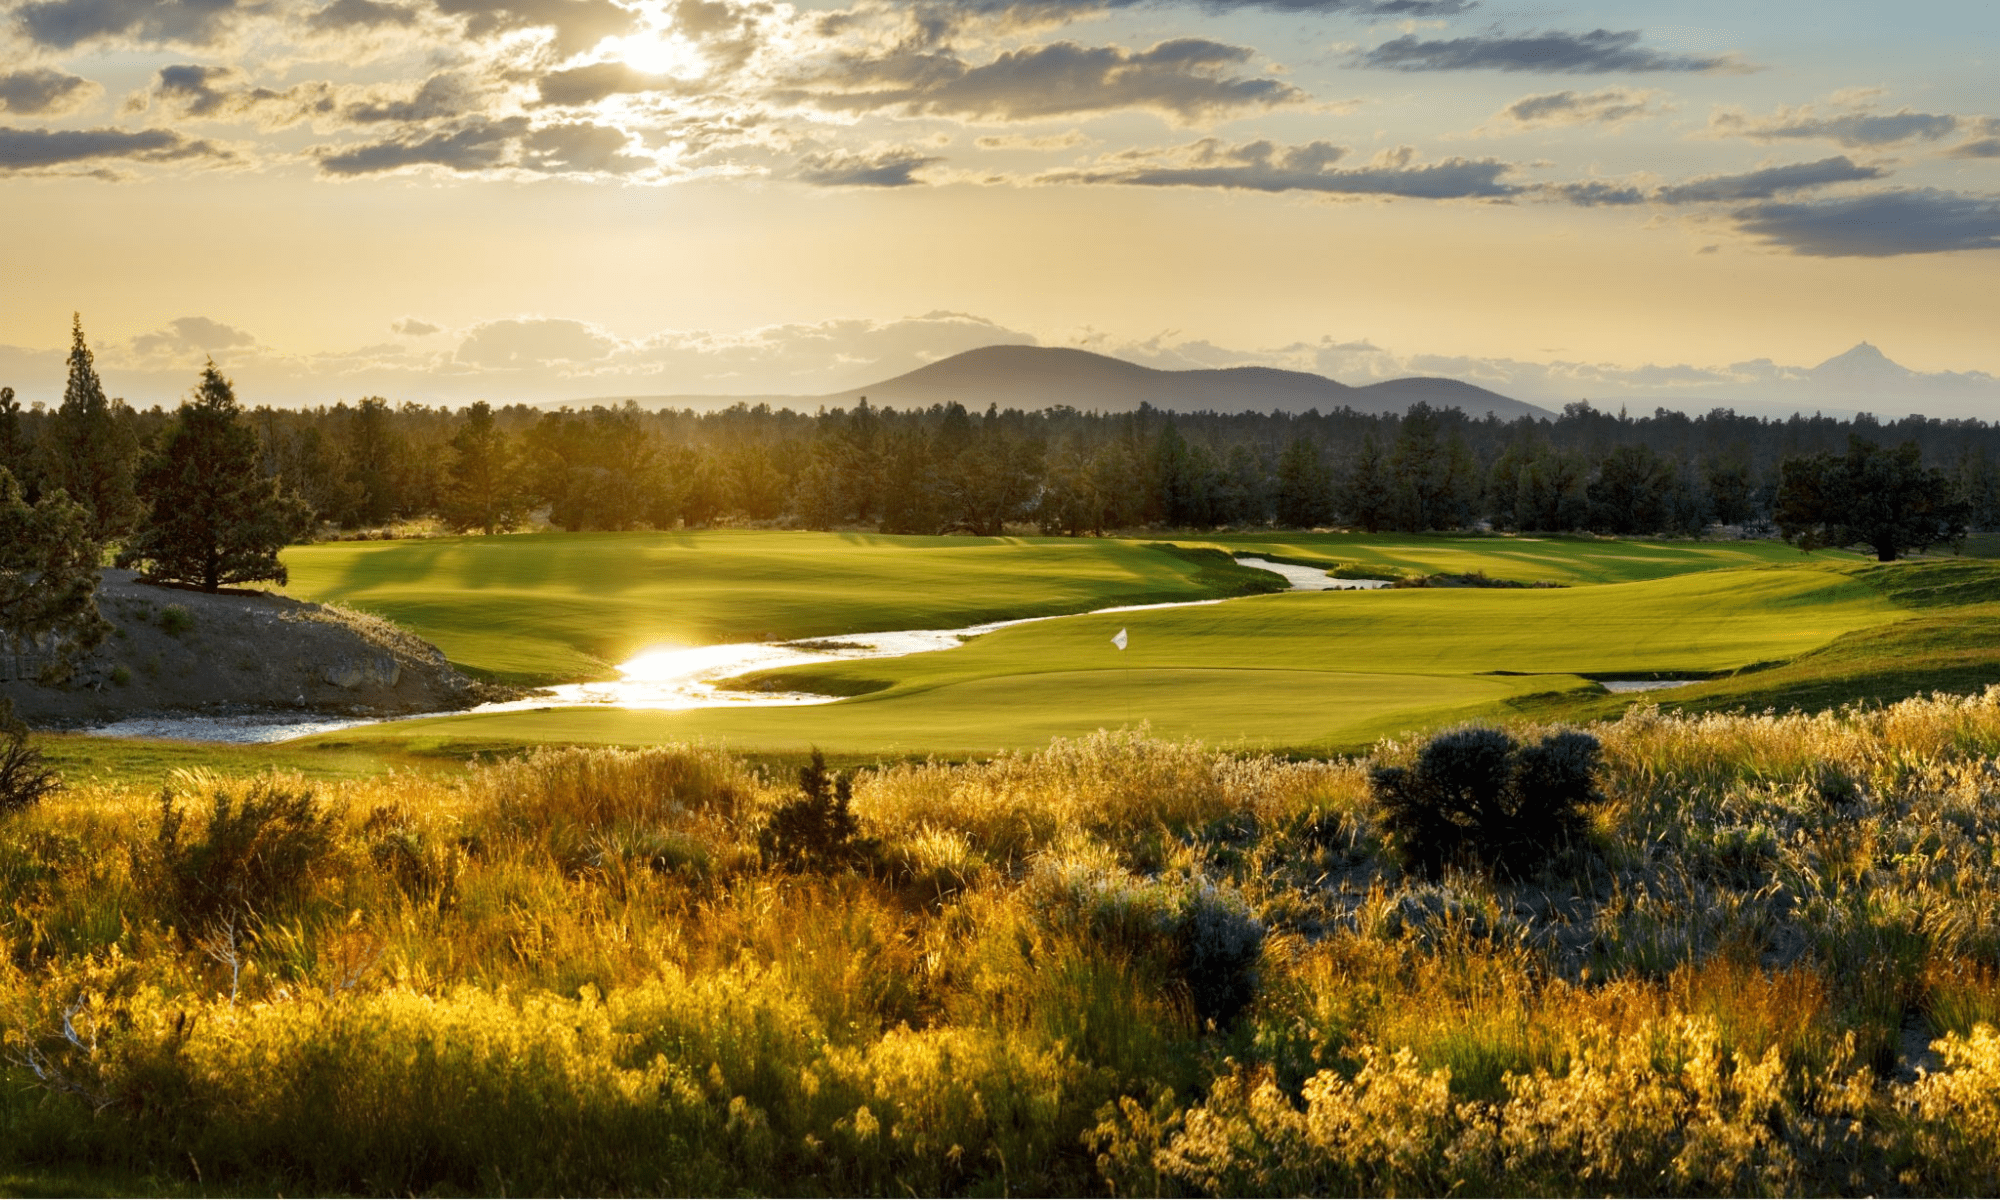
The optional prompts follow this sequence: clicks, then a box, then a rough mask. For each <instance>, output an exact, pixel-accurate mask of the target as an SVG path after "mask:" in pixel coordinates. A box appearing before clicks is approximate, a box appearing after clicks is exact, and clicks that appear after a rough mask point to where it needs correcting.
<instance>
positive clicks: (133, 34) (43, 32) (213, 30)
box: [15, 0, 270, 50]
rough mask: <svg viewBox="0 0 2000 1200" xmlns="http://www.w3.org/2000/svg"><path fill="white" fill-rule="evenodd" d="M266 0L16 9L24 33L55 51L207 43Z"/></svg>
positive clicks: (147, 0)
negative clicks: (114, 44)
mask: <svg viewBox="0 0 2000 1200" xmlns="http://www.w3.org/2000/svg"><path fill="white" fill-rule="evenodd" d="M269 8H270V4H269V3H268V2H264V0H257V2H247V3H246V2H239V0H34V2H32V3H29V4H24V5H21V6H20V8H18V9H16V10H15V21H16V23H17V25H18V27H19V28H20V31H21V32H22V33H23V34H24V35H26V37H27V38H28V39H29V40H30V41H32V42H35V43H37V44H39V45H43V46H47V47H50V48H51V49H55V50H74V49H75V48H77V47H78V46H81V45H83V44H85V43H87V42H100V41H122V42H130V43H135V44H138V45H166V44H179V45H187V46H209V45H213V44H215V43H216V42H218V41H220V40H221V39H222V37H223V36H224V35H225V34H226V33H227V32H228V31H229V30H230V28H231V27H232V26H233V25H234V24H235V23H236V22H237V20H238V19H239V18H240V17H243V16H246V15H253V14H257V13H261V12H265V11H268V9H269Z"/></svg>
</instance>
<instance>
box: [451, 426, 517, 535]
mask: <svg viewBox="0 0 2000 1200" xmlns="http://www.w3.org/2000/svg"><path fill="white" fill-rule="evenodd" d="M451 453H452V457H451V466H450V468H449V474H448V476H447V479H446V483H445V505H444V510H445V511H444V518H445V520H446V521H447V522H448V523H449V524H451V525H452V527H453V528H456V529H477V530H479V531H481V532H482V533H499V532H501V531H502V530H507V529H512V528H514V526H516V525H518V524H520V522H521V485H520V482H519V472H518V471H517V470H516V469H515V456H514V451H513V449H512V448H511V447H510V446H508V444H507V435H506V434H505V433H504V432H502V431H501V430H500V428H499V427H498V426H496V425H495V424H494V421H493V406H492V405H490V404H488V403H487V402H486V401H484V400H481V401H480V402H479V403H477V404H475V405H473V406H472V407H471V408H468V409H466V410H465V424H464V425H463V426H461V427H460V428H459V431H458V432H457V433H456V434H454V435H453V436H452V439H451Z"/></svg>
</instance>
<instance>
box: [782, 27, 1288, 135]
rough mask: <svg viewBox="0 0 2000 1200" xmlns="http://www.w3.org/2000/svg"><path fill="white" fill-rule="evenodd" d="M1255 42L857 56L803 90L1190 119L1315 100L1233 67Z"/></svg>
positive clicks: (854, 100)
mask: <svg viewBox="0 0 2000 1200" xmlns="http://www.w3.org/2000/svg"><path fill="white" fill-rule="evenodd" d="M1250 58H1251V51H1250V50H1249V49H1247V48H1245V47H1242V46H1230V45H1225V44H1223V43H1221V42H1214V41H1209V40H1208V39H1206V38H1176V39H1173V40H1171V41H1165V42H1161V43H1159V44H1158V45H1156V46H1153V47H1151V48H1150V49H1146V50H1136V51H1135V50H1127V49H1125V48H1123V47H1121V46H1081V45H1078V44H1077V43H1075V42H1055V43H1052V44H1049V45H1043V46H1029V47H1024V48H1022V49H1019V50H1010V51H1005V52H1003V53H1001V54H1000V55H998V56H997V57H995V58H994V59H993V61H991V62H989V63H986V64H984V65H982V66H977V67H971V66H967V65H966V64H965V63H964V62H963V61H961V60H960V59H958V58H957V57H956V56H954V55H951V54H948V53H935V52H926V53H921V54H910V53H905V54H896V55H891V56H886V57H883V58H875V59H858V60H850V61H848V62H846V63H845V64H843V66H842V67H841V69H840V70H839V71H838V72H837V73H836V74H835V75H833V76H832V77H830V78H828V79H826V80H824V81H823V83H825V84H830V85H831V86H830V88H828V89H827V90H815V89H806V90H802V91H800V92H798V93H796V98H798V99H802V100H810V101H812V102H813V103H816V104H818V105H820V106H821V107H824V108H828V109H833V110H838V111H847V112H862V111H871V110H880V109H901V110H903V111H906V112H909V113H913V114H927V115H934V116H956V117H967V118H972V119H975V120H999V121H1029V120H1037V119H1041V118H1046V117H1061V116H1074V115H1077V114H1081V113H1095V112H1111V111H1115V110H1118V109H1145V110H1149V111H1152V112H1157V113H1161V114H1163V115H1166V116H1169V117H1172V118H1175V119H1177V120H1179V121H1182V122H1185V123H1192V122H1197V121H1201V120H1204V119H1207V118H1211V117H1216V116H1221V115H1224V114H1227V113H1233V112H1241V111H1245V110H1259V109H1270V108H1276V107H1279V106H1281V105H1288V104H1296V103H1299V102H1301V101H1303V100H1305V99H1306V95H1305V93H1304V92H1301V91H1300V90H1299V89H1297V88H1295V87H1293V86H1292V85H1291V84H1288V83H1284V82H1282V81H1280V80H1276V79H1259V78H1243V77H1241V76H1238V75H1234V74H1232V73H1230V72H1231V68H1234V67H1237V66H1239V65H1241V64H1243V63H1245V62H1248V61H1249V60H1250Z"/></svg>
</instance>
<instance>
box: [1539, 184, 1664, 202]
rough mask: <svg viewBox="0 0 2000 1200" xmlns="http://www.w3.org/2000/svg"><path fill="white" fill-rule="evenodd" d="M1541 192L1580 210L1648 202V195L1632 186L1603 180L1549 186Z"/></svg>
mask: <svg viewBox="0 0 2000 1200" xmlns="http://www.w3.org/2000/svg"><path fill="white" fill-rule="evenodd" d="M1541 190H1542V191H1543V192H1544V193H1545V194H1547V195H1550V196H1554V197H1555V198H1557V199H1559V200H1563V201H1566V202H1567V203H1570V204H1574V205H1576V206H1577V207H1579V208H1606V207H1621V206H1624V205H1628V204H1644V203H1645V202H1646V193H1645V192H1642V191H1640V190H1639V189H1638V188H1636V187H1633V186H1632V185H1631V184H1629V183H1611V182H1609V181H1607V180H1601V179H1588V180H1583V181H1581V182H1577V183H1555V184H1549V185H1547V186H1545V187H1543V188H1542V189H1541Z"/></svg>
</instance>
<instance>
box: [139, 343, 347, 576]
mask: <svg viewBox="0 0 2000 1200" xmlns="http://www.w3.org/2000/svg"><path fill="white" fill-rule="evenodd" d="M258 457H259V456H258V450H257V435H256V433H255V431H253V430H252V429H251V428H250V425H249V423H248V422H247V421H245V420H244V419H243V410H242V409H240V408H238V407H237V405H236V393H235V391H234V389H232V388H231V386H230V383H229V381H228V380H227V379H224V378H223V377H222V372H220V371H218V370H216V369H215V364H214V363H213V362H210V363H209V364H208V366H207V367H206V368H204V369H203V370H202V373H201V382H200V384H198V385H197V386H196V388H195V394H194V397H193V399H191V400H189V401H187V402H185V403H183V404H182V405H181V407H180V411H179V412H177V413H175V414H174V423H173V425H172V426H170V427H169V428H168V429H167V431H166V432H165V433H164V434H163V435H162V436H161V438H160V444H159V447H158V449H156V450H155V451H154V453H153V454H151V455H149V456H148V457H147V460H146V463H145V466H144V468H143V469H142V470H141V472H140V478H139V489H140V494H141V496H142V497H143V498H144V500H145V501H146V503H147V506H148V513H147V516H146V519H145V521H144V523H143V524H142V525H141V526H140V528H139V531H138V533H137V534H135V535H134V536H133V538H132V541H131V543H130V544H129V545H128V546H127V547H126V548H125V551H124V552H123V553H121V554H120V555H119V556H118V561H119V562H120V563H121V564H130V563H139V564H142V565H143V566H144V567H145V568H146V570H147V571H148V572H149V573H150V574H151V575H152V576H153V577H154V578H155V579H162V580H171V581H174V582H177V583H193V584H198V585H200V587H201V589H202V590H203V591H208V592H212V591H215V590H216V589H217V588H219V587H221V586H222V585H223V584H225V583H248V582H250V581H252V580H257V579H270V580H275V581H276V582H278V583H283V582H285V568H284V564H282V563H280V562H279V561H278V551H279V550H280V549H282V548H283V547H284V545H285V543H287V542H289V541H291V540H292V539H293V538H295V537H297V536H299V535H300V534H302V533H303V532H304V530H305V529H306V527H307V524H308V522H309V521H310V519H311V510H310V508H309V507H308V506H307V504H306V502H305V501H303V500H301V499H299V498H298V497H297V496H294V495H291V494H289V493H287V492H285V491H283V490H282V488H281V486H280V483H279V481H278V480H276V479H273V478H271V477H270V476H267V475H265V474H264V472H263V469H262V467H261V465H260V464H259V461H258Z"/></svg>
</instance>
